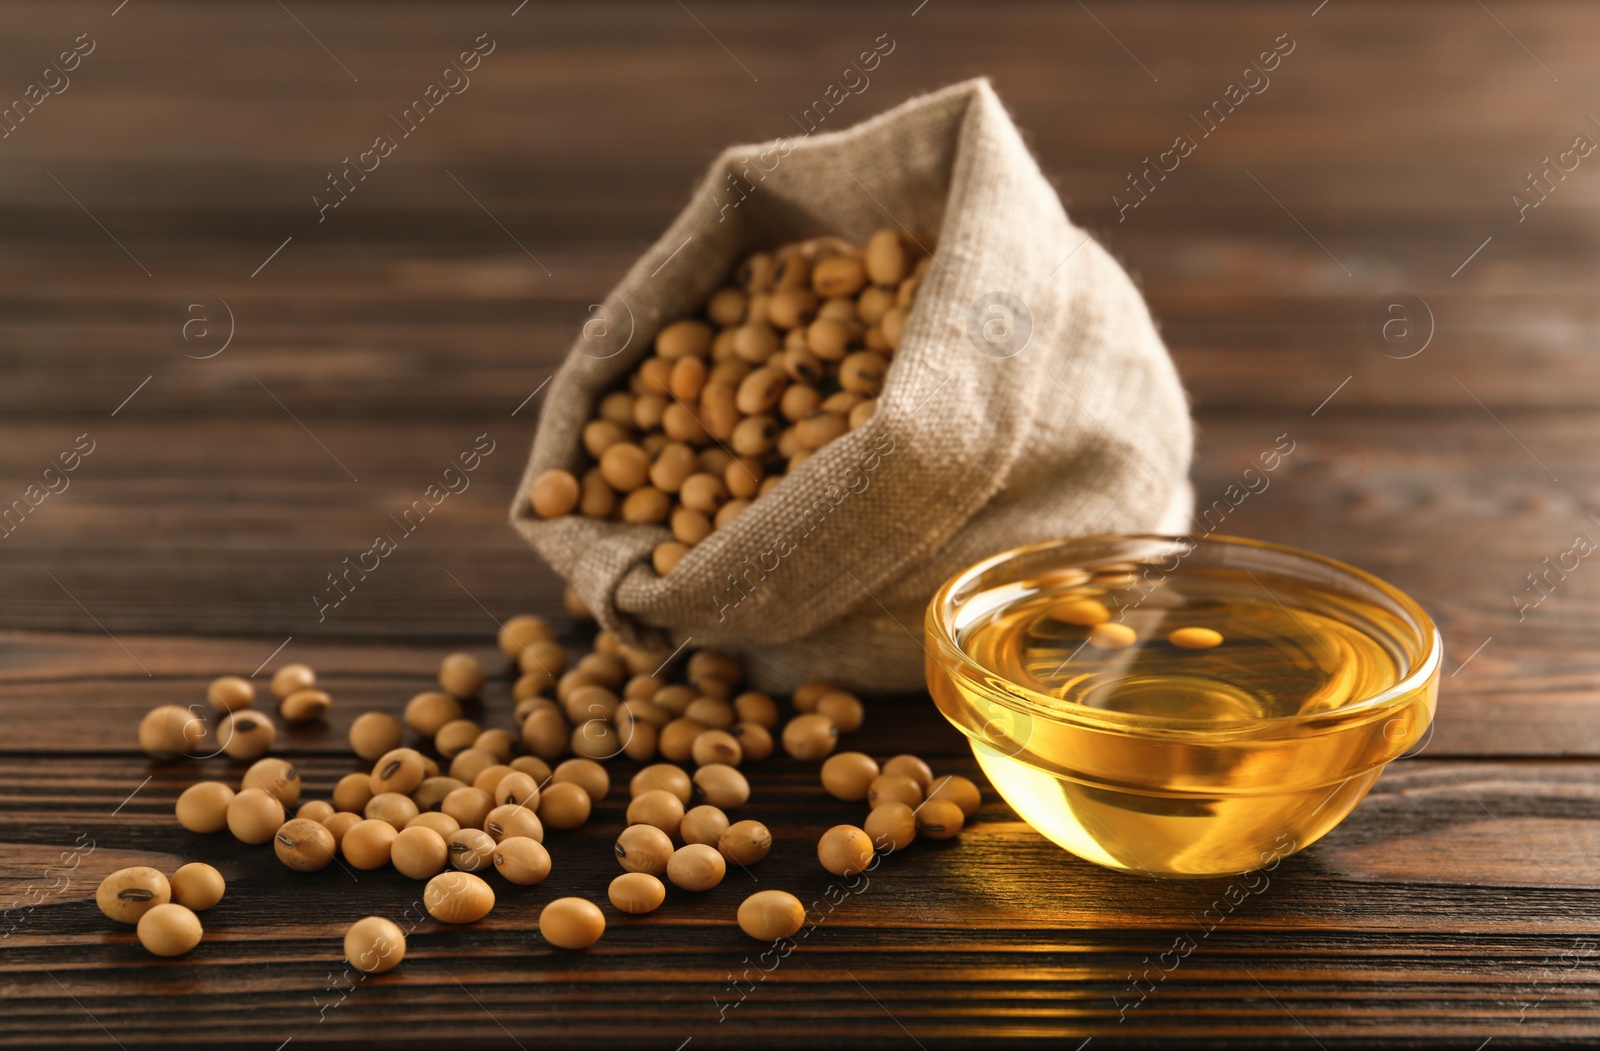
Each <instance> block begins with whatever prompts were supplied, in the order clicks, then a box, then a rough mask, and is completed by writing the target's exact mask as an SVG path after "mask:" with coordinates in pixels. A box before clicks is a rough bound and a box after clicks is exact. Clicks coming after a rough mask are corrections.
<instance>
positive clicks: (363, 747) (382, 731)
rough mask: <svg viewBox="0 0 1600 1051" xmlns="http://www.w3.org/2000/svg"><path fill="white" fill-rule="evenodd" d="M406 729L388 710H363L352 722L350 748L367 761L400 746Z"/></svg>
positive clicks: (375, 759) (371, 760)
mask: <svg viewBox="0 0 1600 1051" xmlns="http://www.w3.org/2000/svg"><path fill="white" fill-rule="evenodd" d="M404 738H405V731H404V730H402V729H401V728H400V723H399V722H397V721H396V720H395V717H394V716H392V715H389V714H388V713H386V712H363V713H361V714H360V715H358V716H356V718H355V721H354V722H352V723H351V724H350V750H351V751H353V752H355V753H356V755H358V756H360V757H361V758H362V759H365V760H366V761H367V762H369V763H371V762H376V761H377V760H378V758H379V757H381V756H382V755H383V754H384V753H385V752H389V751H392V750H394V749H396V748H398V747H400V742H401V741H402V740H403V739H404Z"/></svg>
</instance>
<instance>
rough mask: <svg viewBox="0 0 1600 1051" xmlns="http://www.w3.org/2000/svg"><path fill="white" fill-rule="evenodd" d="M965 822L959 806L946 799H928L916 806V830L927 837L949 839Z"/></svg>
mask: <svg viewBox="0 0 1600 1051" xmlns="http://www.w3.org/2000/svg"><path fill="white" fill-rule="evenodd" d="M965 823H966V815H965V814H963V813H962V812H961V808H960V807H959V806H957V805H956V804H954V803H952V802H950V801H949V800H946V799H930V800H928V801H927V802H925V803H923V804H922V805H921V806H920V807H918V808H917V831H918V832H920V833H921V834H922V835H924V836H927V837H928V838H929V839H949V838H951V837H952V836H955V835H957V834H958V833H959V832H960V831H961V826H962V825H963V824H965Z"/></svg>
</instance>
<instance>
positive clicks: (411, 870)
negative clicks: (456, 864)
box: [389, 825, 450, 879]
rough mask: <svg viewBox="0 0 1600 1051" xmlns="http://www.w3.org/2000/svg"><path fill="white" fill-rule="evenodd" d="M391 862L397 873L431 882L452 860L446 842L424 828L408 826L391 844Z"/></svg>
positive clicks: (432, 831) (436, 833)
mask: <svg viewBox="0 0 1600 1051" xmlns="http://www.w3.org/2000/svg"><path fill="white" fill-rule="evenodd" d="M389 861H390V862H391V863H392V864H393V865H394V867H395V871H396V872H399V873H400V874H401V875H402V876H409V877H411V878H412V879H432V878H433V877H434V876H437V875H438V874H439V873H441V872H443V871H444V868H445V865H447V864H448V863H449V861H450V849H449V846H448V845H447V844H446V843H445V839H444V837H443V836H441V835H440V834H439V833H438V832H437V831H435V830H434V829H431V828H428V827H427V826H425V825H407V826H406V827H405V828H403V829H401V830H400V831H399V833H398V834H396V835H395V837H394V842H393V843H391V844H390V845H389Z"/></svg>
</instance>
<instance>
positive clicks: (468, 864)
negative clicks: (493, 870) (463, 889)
mask: <svg viewBox="0 0 1600 1051" xmlns="http://www.w3.org/2000/svg"><path fill="white" fill-rule="evenodd" d="M445 846H446V847H447V848H448V849H449V851H450V864H452V865H454V866H455V867H456V868H458V869H460V870H462V871H463V872H477V871H478V870H479V869H483V868H487V867H489V866H490V865H492V864H494V850H495V847H496V846H497V844H496V843H495V841H494V837H493V836H491V835H489V833H487V832H485V831H483V830H482V829H481V828H463V829H461V830H460V831H458V832H453V833H451V835H450V837H449V838H448V839H447V840H445Z"/></svg>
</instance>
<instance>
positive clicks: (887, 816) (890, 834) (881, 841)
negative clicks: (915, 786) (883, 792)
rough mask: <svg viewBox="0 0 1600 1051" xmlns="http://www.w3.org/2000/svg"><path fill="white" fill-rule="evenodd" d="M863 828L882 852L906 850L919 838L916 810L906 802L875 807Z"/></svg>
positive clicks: (863, 823)
mask: <svg viewBox="0 0 1600 1051" xmlns="http://www.w3.org/2000/svg"><path fill="white" fill-rule="evenodd" d="M861 827H862V830H863V831H865V832H866V834H867V836H868V837H869V838H870V839H871V840H872V845H873V846H874V847H876V848H877V849H878V850H879V851H881V852H882V853H885V854H888V853H891V852H893V851H896V850H904V849H905V848H906V847H909V846H910V845H911V843H912V841H913V840H915V839H916V838H917V817H916V812H915V811H913V810H912V809H911V808H910V807H909V806H907V805H906V804H904V803H885V804H883V805H882V806H880V807H874V808H873V810H872V813H870V814H868V815H867V820H866V821H864V822H862V825H861Z"/></svg>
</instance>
